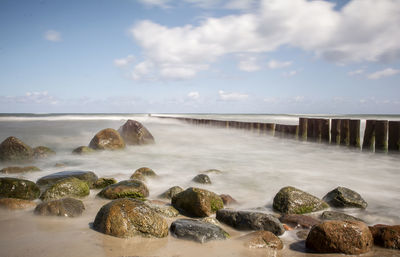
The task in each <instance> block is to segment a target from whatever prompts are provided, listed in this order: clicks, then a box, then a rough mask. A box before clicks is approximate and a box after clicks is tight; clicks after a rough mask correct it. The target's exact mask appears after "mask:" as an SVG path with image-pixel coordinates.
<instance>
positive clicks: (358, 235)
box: [306, 220, 373, 254]
mask: <svg viewBox="0 0 400 257" xmlns="http://www.w3.org/2000/svg"><path fill="white" fill-rule="evenodd" d="M372 246H373V238H372V234H371V232H370V231H369V228H368V226H367V225H366V224H365V223H363V222H360V221H337V220H332V221H325V222H323V223H321V224H319V225H316V226H314V227H313V228H312V229H311V231H310V233H309V234H308V236H307V239H306V247H307V248H310V249H312V250H314V251H316V252H319V253H344V254H362V253H366V252H368V251H370V250H371V248H372Z"/></svg>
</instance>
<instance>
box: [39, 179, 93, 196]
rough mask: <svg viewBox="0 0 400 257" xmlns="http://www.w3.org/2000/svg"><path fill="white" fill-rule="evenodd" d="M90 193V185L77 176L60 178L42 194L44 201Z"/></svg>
mask: <svg viewBox="0 0 400 257" xmlns="http://www.w3.org/2000/svg"><path fill="white" fill-rule="evenodd" d="M89 193H90V190H89V186H88V185H87V183H85V182H84V181H82V180H80V179H77V178H75V177H69V178H64V179H61V180H58V181H57V182H56V183H54V184H52V185H51V186H50V187H49V188H47V189H46V191H44V193H43V194H42V195H41V196H40V199H42V200H43V201H49V200H55V199H60V198H64V197H78V198H81V197H85V196H88V195H89Z"/></svg>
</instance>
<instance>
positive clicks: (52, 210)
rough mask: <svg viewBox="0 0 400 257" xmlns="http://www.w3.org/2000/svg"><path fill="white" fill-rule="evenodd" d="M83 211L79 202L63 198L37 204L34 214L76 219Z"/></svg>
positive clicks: (83, 207) (83, 208)
mask: <svg viewBox="0 0 400 257" xmlns="http://www.w3.org/2000/svg"><path fill="white" fill-rule="evenodd" d="M84 210H85V206H84V205H83V202H82V201H81V200H78V199H74V198H63V199H59V200H53V201H49V202H44V203H41V204H39V205H38V206H36V208H35V211H34V213H35V214H36V215H42V216H63V217H78V216H81V215H82V213H83V211H84Z"/></svg>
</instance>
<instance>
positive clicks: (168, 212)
mask: <svg viewBox="0 0 400 257" xmlns="http://www.w3.org/2000/svg"><path fill="white" fill-rule="evenodd" d="M145 203H146V205H147V206H149V207H150V208H151V209H153V210H154V211H155V212H157V213H158V214H160V215H161V216H164V217H168V218H173V217H177V216H179V211H178V210H177V209H175V208H174V207H173V206H171V205H159V204H153V203H152V202H149V201H146V202H145Z"/></svg>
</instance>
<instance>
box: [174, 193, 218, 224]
mask: <svg viewBox="0 0 400 257" xmlns="http://www.w3.org/2000/svg"><path fill="white" fill-rule="evenodd" d="M171 203H172V205H173V206H174V207H175V208H176V209H178V210H179V211H182V212H184V213H185V214H188V215H191V216H194V217H207V216H210V215H211V214H213V213H215V212H216V211H217V210H219V209H222V208H224V204H223V202H222V199H221V197H219V196H218V195H217V194H215V193H213V192H210V191H208V190H205V189H200V188H196V187H190V188H188V189H186V190H185V191H183V192H180V193H179V194H176V195H175V196H174V197H172V201H171Z"/></svg>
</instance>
